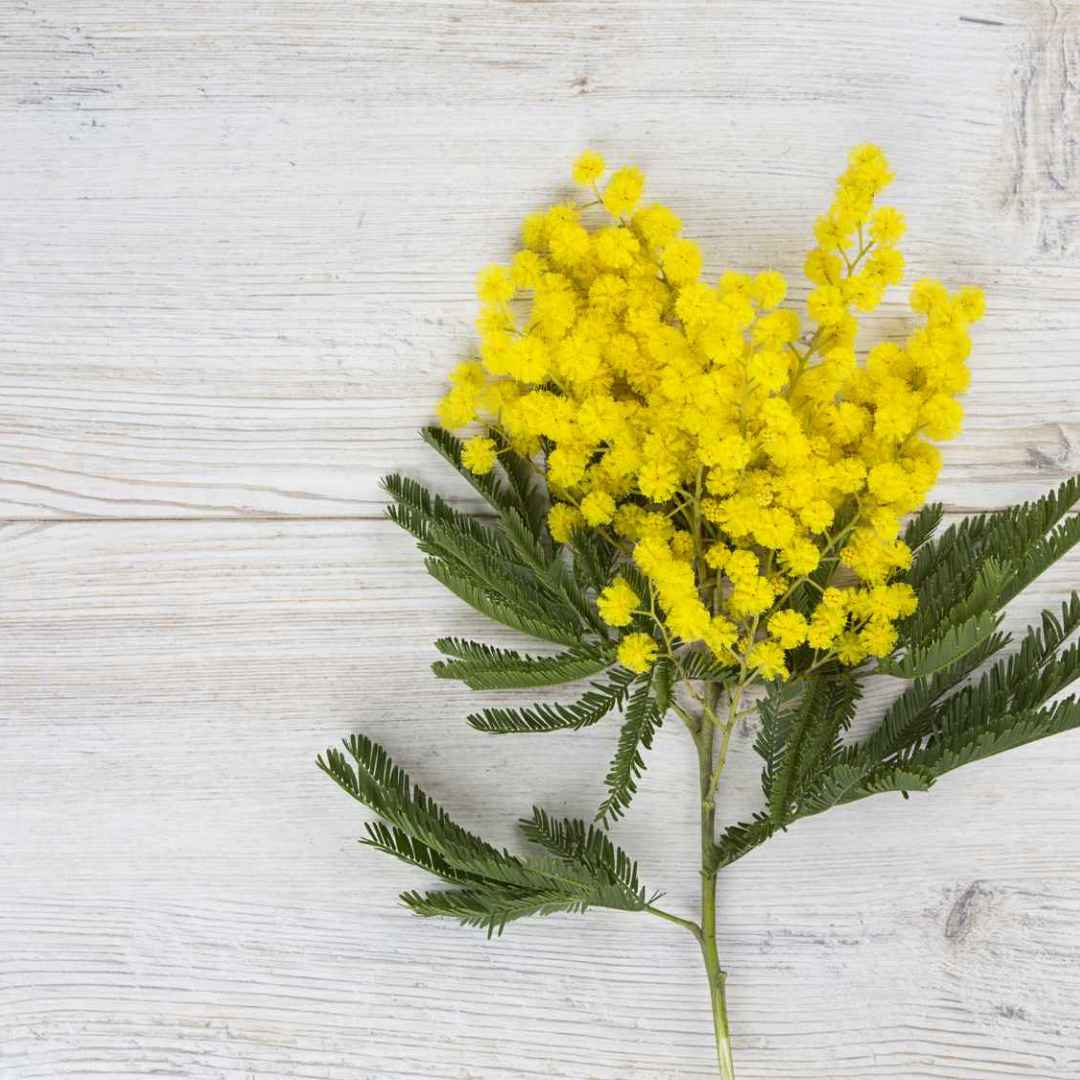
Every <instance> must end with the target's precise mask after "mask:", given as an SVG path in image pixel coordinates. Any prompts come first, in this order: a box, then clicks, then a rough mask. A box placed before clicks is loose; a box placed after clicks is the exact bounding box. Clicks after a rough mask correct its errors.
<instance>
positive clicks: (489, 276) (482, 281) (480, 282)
mask: <svg viewBox="0 0 1080 1080" xmlns="http://www.w3.org/2000/svg"><path fill="white" fill-rule="evenodd" d="M476 295H477V296H478V297H479V298H480V299H481V300H482V301H483V302H484V303H485V304H505V303H506V302H507V301H509V300H511V299H513V296H514V280H513V278H512V277H511V276H510V271H509V270H507V269H506V267H505V266H488V267H485V268H484V269H483V270H481V271H480V273H479V274H477V275H476Z"/></svg>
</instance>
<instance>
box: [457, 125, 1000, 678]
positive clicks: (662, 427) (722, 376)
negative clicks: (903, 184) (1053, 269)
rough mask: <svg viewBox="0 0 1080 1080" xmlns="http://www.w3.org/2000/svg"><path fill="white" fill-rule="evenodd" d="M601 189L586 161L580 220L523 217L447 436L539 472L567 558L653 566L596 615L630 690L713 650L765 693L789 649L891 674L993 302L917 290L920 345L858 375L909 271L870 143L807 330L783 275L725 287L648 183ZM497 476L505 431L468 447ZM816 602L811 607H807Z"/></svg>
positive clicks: (605, 598) (724, 277)
mask: <svg viewBox="0 0 1080 1080" xmlns="http://www.w3.org/2000/svg"><path fill="white" fill-rule="evenodd" d="M604 174H605V165H604V162H603V160H602V158H601V157H600V155H598V154H596V153H595V152H592V151H586V152H585V153H584V154H583V155H582V156H581V157H580V158H579V159H578V161H577V162H576V163H575V165H574V168H573V178H574V180H575V182H576V183H577V184H579V185H581V186H582V187H584V188H585V189H586V190H587V191H588V192H590V193H591V194H590V195H589V196H588V197H587V198H586V199H585V200H583V205H578V204H575V203H562V204H559V205H557V206H554V207H552V208H551V209H549V210H547V211H546V212H544V213H536V214H532V215H530V216H529V217H528V218H526V220H525V222H524V226H523V229H522V240H523V247H522V250H520V251H519V252H518V253H517V254H516V255H515V256H514V258H513V261H512V262H511V264H510V265H509V266H508V267H503V266H492V267H488V268H487V269H485V270H484V271H482V272H481V274H480V275H479V278H478V284H477V292H478V295H479V298H480V301H481V305H482V309H481V314H480V317H479V319H478V324H477V325H478V330H479V335H480V349H479V356H478V358H477V359H475V360H470V361H467V362H465V363H462V364H460V365H459V366H458V367H457V368H456V369H455V370H454V372H453V373H452V375H451V382H452V387H451V389H450V392H449V393H448V394H447V396H446V397H445V398H444V400H443V401H442V403H441V405H440V417H441V420H442V422H443V424H444V425H445V426H446V427H448V428H451V429H460V428H464V427H467V426H469V425H472V424H474V423H477V422H479V423H481V424H483V425H484V426H486V427H487V428H490V429H494V430H495V431H497V432H498V433H499V434H500V435H501V436H502V437H503V439H505V441H506V442H507V443H508V444H509V445H510V446H511V447H513V448H514V449H515V450H516V451H518V452H519V453H521V454H524V455H527V456H528V457H530V458H531V459H533V460H534V461H535V462H536V463H537V467H538V469H541V470H542V471H543V473H544V476H545V478H546V481H547V484H548V486H549V489H550V491H551V493H552V495H553V496H554V497H555V499H556V500H557V502H556V503H555V505H554V506H553V508H552V510H551V513H550V516H549V528H550V532H551V535H552V537H553V538H554V540H556V541H557V542H559V543H566V542H569V541H571V540H572V538H573V535H574V532H575V530H577V529H579V528H581V529H594V530H600V531H602V532H603V533H604V535H605V536H606V537H607V538H608V539H610V540H612V541H613V542H614V543H616V544H618V545H619V546H620V547H621V548H622V549H623V550H624V552H625V554H626V556H627V559H628V560H631V561H632V563H633V564H634V565H635V566H636V567H637V568H638V570H639V571H640V573H641V576H640V577H639V576H638V575H630V574H628V575H627V577H626V578H624V577H618V578H616V579H615V580H614V581H613V582H612V583H611V584H609V585H608V587H607V588H605V589H604V590H603V591H602V592H601V593H600V595H599V597H598V600H597V603H598V609H599V612H600V615H601V617H602V618H603V619H604V621H605V622H606V623H607V624H608V625H610V626H611V627H614V628H617V629H618V630H619V631H620V632H621V633H622V637H621V638H620V642H619V659H620V661H621V662H622V663H623V664H624V665H625V666H626V667H628V668H630V669H631V670H633V671H639V672H640V671H645V670H648V668H649V667H650V666H651V665H652V664H653V663H654V661H655V660H656V658H657V656H659V655H662V654H664V653H668V652H671V650H673V649H676V648H678V647H679V646H681V645H685V644H693V643H699V642H700V643H704V646H705V647H707V648H708V649H709V650H710V651H711V653H712V654H713V655H714V656H715V657H716V658H717V660H719V661H720V662H721V663H724V664H730V665H733V666H738V667H739V668H740V670H742V671H743V672H745V673H746V675H747V677H750V676H752V675H756V676H759V677H761V678H765V679H774V678H786V677H787V676H788V675H789V672H790V668H791V658H792V657H791V653H792V650H796V649H809V650H812V652H810V653H809V654H808V653H806V652H803V653H802V654H801V655H803V656H807V655H809V657H810V661H809V662H810V663H812V664H814V665H816V664H819V663H822V662H824V661H825V660H828V659H837V660H839V661H840V662H841V663H844V664H849V665H854V664H858V663H860V662H861V661H863V660H864V659H866V658H867V657H882V656H886V655H888V654H889V653H890V652H892V651H893V649H894V647H895V644H896V630H895V623H896V621H897V620H898V619H900V618H902V617H904V616H906V615H909V614H911V612H913V611H914V609H915V605H916V599H915V596H914V593H913V592H912V590H911V589H910V588H909V587H908V586H906V585H904V584H900V583H895V582H893V581H892V580H891V579H892V578H893V577H894V576H895V575H896V574H897V573H898V572H899V571H901V570H903V569H904V568H906V567H907V566H908V565H909V563H910V559H911V553H910V551H909V550H908V548H907V547H906V546H905V545H904V543H903V542H902V541H901V540H900V539H899V531H900V520H901V517H902V516H903V515H905V514H907V513H909V512H910V511H912V510H914V509H916V508H917V507H918V506H920V505H921V504H922V502H923V501H924V499H925V497H926V494H927V492H928V491H929V490H930V488H931V486H932V485H933V483H934V481H935V479H936V478H937V474H938V470H939V468H940V457H939V453H938V451H937V449H936V447H935V446H934V443H935V442H937V441H941V440H946V439H950V438H952V437H954V436H955V435H956V434H957V433H958V431H959V429H960V422H961V418H962V410H961V407H960V405H959V403H958V402H957V400H956V397H957V395H959V394H960V393H962V392H963V391H964V390H965V388H966V387H967V384H968V378H969V373H968V368H967V364H966V359H967V357H968V355H969V352H970V348H971V343H970V339H969V336H968V327H969V325H970V324H971V323H973V322H974V321H976V320H977V319H979V318H980V317H981V315H982V313H983V306H984V304H983V297H982V294H981V292H980V291H979V290H978V289H975V288H963V289H960V290H959V291H958V292H956V293H955V294H950V293H949V292H948V291H947V290H946V289H945V288H944V287H943V286H942V285H941V284H940V283H938V282H936V281H932V280H925V279H924V280H920V281H917V282H916V283H915V284H914V286H913V287H912V288H911V291H910V303H911V307H912V308H913V310H914V311H915V312H916V313H917V315H919V316H920V317H921V318H920V320H919V325H918V327H917V329H915V331H914V332H913V333H912V334H911V335H910V337H908V338H907V340H906V341H905V342H903V343H902V344H901V343H898V342H887V343H884V344H879V345H877V346H875V347H874V348H872V349H870V350H869V352H868V354H866V355H865V356H864V357H863V358H862V360H861V361H860V358H859V357H858V356H857V355H856V349H855V342H856V333H857V330H858V321H857V320H858V316H859V315H860V314H863V313H866V312H871V311H873V310H874V309H875V308H876V307H877V306H878V304H879V303H880V302H881V300H882V297H883V295H884V293H885V290H886V288H887V287H889V286H893V285H897V284H899V282H900V281H901V278H902V276H903V267H904V260H903V256H902V255H901V253H900V251H899V250H898V248H897V243H898V241H899V240H900V239H901V237H902V236H903V233H904V219H903V216H902V215H901V214H900V213H899V211H897V210H896V209H894V208H892V207H889V206H882V207H877V208H876V207H875V200H876V199H877V197H878V196H879V195H880V193H881V192H882V191H883V189H884V188H885V187H886V186H887V185H888V184H889V182H890V181H891V179H892V174H891V172H890V170H889V166H888V163H887V162H886V160H885V157H884V155H883V154H882V153H881V151H880V150H879V149H877V148H876V147H873V146H860V147H858V148H856V149H855V150H854V151H853V152H852V153H851V156H850V159H849V163H848V167H847V168H846V170H845V171H844V173H843V174H842V175H841V177H840V179H839V181H838V183H837V187H836V194H835V198H834V200H833V203H832V205H831V206H830V207H829V209H828V211H827V212H826V213H825V214H824V215H823V216H822V217H821V218H819V219H818V221H817V223H816V225H815V228H814V236H815V240H816V244H815V246H814V247H813V249H812V250H811V251H810V253H809V254H808V255H807V258H806V263H805V274H806V277H807V278H808V279H809V282H810V283H811V285H812V288H811V290H810V291H809V294H808V295H807V298H806V304H805V310H806V318H805V319H804V318H802V317H801V316H800V314H799V313H798V312H797V311H795V310H793V309H792V308H790V307H784V306H782V305H783V303H784V300H785V298H786V296H787V292H788V284H787V281H786V279H785V278H784V276H783V275H782V274H780V273H778V272H777V271H775V270H765V271H763V272H761V273H758V274H755V275H753V276H751V275H749V274H745V273H741V272H738V271H735V270H729V271H727V272H725V273H723V274H721V275H720V277H719V280H718V281H715V282H712V281H708V280H706V279H705V278H704V277H703V274H702V268H703V257H702V253H701V250H700V248H699V247H698V245H697V244H696V243H694V241H693V240H690V239H688V238H686V237H684V236H682V223H681V222H680V220H679V218H678V217H677V216H676V215H675V214H674V213H673V212H672V210H671V209H669V208H668V207H666V206H663V205H661V204H658V203H653V204H650V205H643V204H642V193H643V188H644V178H643V176H642V174H641V172H640V171H638V170H637V169H635V168H621V169H618V170H617V171H615V172H614V173H613V174H612V175H611V176H610V177H609V178H608V179H607V181H606V183H603V182H602V180H603V177H604ZM600 215H603V221H602V222H601V223H597V224H595V226H594V227H592V228H590V227H589V225H591V224H593V222H592V219H593V218H594V217H597V216H600ZM497 458H498V443H497V442H496V440H495V439H493V438H491V437H490V436H489V435H477V436H475V437H474V438H471V439H469V440H468V441H467V442H466V444H465V450H464V461H465V464H466V467H467V468H469V469H470V470H472V471H473V472H475V473H478V474H483V473H486V472H488V471H490V470H491V469H492V468H493V467H494V466H495V464H496V462H497ZM628 578H633V579H634V580H633V581H631V580H628ZM634 582H636V585H635V584H634ZM642 582H644V583H645V584H646V585H647V589H646V588H643V587H642ZM801 586H805V587H806V588H804V589H801V593H802V595H803V596H805V595H806V589H809V590H811V594H812V598H813V599H812V603H810V604H807V603H806V602H805V600H801V601H800V603H799V604H798V605H795V604H794V603H792V598H793V597H794V596H795V594H796V591H797V590H800V587H801ZM642 594H645V595H642Z"/></svg>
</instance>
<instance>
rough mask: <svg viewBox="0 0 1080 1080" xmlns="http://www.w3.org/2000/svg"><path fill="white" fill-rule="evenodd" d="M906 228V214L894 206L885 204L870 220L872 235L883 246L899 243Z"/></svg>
mask: <svg viewBox="0 0 1080 1080" xmlns="http://www.w3.org/2000/svg"><path fill="white" fill-rule="evenodd" d="M906 229H907V225H906V224H905V222H904V215H903V214H901V213H900V211H899V210H897V209H896V208H895V207H892V206H883V207H882V208H881V209H880V210H879V211H878V212H877V213H876V214H875V215H874V216H873V218H872V219H871V221H870V235H871V236H872V237H873V238H874V240H875V241H876V242H877V243H878V244H880V245H882V246H883V247H892V245H893V244H896V243H899V241H900V240H901V239H902V238H903V235H904V231H905V230H906Z"/></svg>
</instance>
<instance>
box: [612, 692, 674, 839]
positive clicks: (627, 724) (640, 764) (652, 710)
mask: <svg viewBox="0 0 1080 1080" xmlns="http://www.w3.org/2000/svg"><path fill="white" fill-rule="evenodd" d="M662 722H663V716H662V715H661V714H660V713H659V712H658V711H657V709H656V704H655V702H654V701H653V698H652V679H651V673H647V674H645V675H642V676H641V678H640V679H639V680H638V684H637V689H636V690H634V692H633V693H632V694H631V695H630V701H629V704H628V705H627V706H626V713H625V715H624V718H623V725H622V729H621V730H620V731H619V745H618V748H617V749H616V751H615V757H614V758H613V759H612V762H611V767H610V768H609V769H608V773H607V776H606V777H605V778H604V783H605V785H606V786H607V791H608V793H607V798H605V799H604V801H603V802H602V803H601V804H600V809H599V810H597V812H596V818H595V820H596V821H602V822H603V823H604V824H605V825H608V824H609V823H610V822H613V821H616V820H617V819H618V818H620V817H621V816H622V815H623V814H624V813H625V812H626V810H627V808H628V807H629V806H630V803H631V801H632V800H633V798H634V795H635V794H636V793H637V782H638V779H639V778H640V777H641V774H642V773H643V772H644V771H645V759H644V758H643V757H642V751H643V750H648V749H649V748H650V747H651V746H652V741H653V736H654V735H655V734H656V729H657V728H658V727H659V726H660V724H661V723H662Z"/></svg>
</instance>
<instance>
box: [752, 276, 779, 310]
mask: <svg viewBox="0 0 1080 1080" xmlns="http://www.w3.org/2000/svg"><path fill="white" fill-rule="evenodd" d="M750 295H751V296H752V297H753V299H754V300H755V301H756V302H757V303H758V304H760V305H761V306H762V307H763V308H765V309H769V308H774V307H778V306H779V305H780V304H782V303H783V302H784V297H785V296H787V280H786V279H785V278H784V275H783V274H781V273H780V272H779V271H777V270H765V271H763V272H762V273H760V274H758V275H757V276H756V277H755V278H754V280H753V282H752V283H751V285H750Z"/></svg>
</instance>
